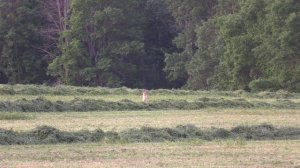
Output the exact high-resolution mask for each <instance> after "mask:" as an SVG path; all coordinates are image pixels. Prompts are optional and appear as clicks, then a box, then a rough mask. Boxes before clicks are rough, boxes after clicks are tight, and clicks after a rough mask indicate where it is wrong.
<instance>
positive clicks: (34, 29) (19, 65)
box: [0, 0, 47, 83]
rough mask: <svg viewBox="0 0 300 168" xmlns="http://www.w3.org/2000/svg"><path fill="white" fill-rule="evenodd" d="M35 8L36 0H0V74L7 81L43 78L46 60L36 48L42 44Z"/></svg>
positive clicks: (15, 81) (37, 80) (38, 18)
mask: <svg viewBox="0 0 300 168" xmlns="http://www.w3.org/2000/svg"><path fill="white" fill-rule="evenodd" d="M38 11H39V1H37V0H22V1H21V0H11V1H0V41H1V42H0V59H1V62H0V71H1V72H0V73H1V74H2V76H5V77H4V78H7V79H8V81H9V82H10V83H42V82H44V80H45V79H46V78H47V77H46V69H47V60H46V59H45V57H43V55H42V54H41V52H39V51H38V50H36V48H37V47H40V45H41V44H42V43H43V41H42V38H41V36H40V35H39V33H38V31H39V28H40V27H41V26H42V25H43V19H42V18H41V16H40V15H39V12H38ZM3 74H4V75H3Z"/></svg>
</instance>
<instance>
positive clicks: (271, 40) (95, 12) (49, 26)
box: [0, 0, 300, 92]
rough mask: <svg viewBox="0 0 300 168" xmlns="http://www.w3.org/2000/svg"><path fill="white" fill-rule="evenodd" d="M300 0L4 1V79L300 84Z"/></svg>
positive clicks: (0, 28)
mask: <svg viewBox="0 0 300 168" xmlns="http://www.w3.org/2000/svg"><path fill="white" fill-rule="evenodd" d="M299 40H300V1H298V0H285V1H282V0H53V1H48V0H2V1H0V60H1V61H0V83H40V84H41V83H47V84H53V83H54V84H55V83H63V84H69V85H78V86H105V87H120V86H126V87H131V88H149V89H153V88H178V87H185V88H188V89H220V90H236V89H244V90H252V91H260V90H278V89H287V90H290V91H296V92H300V41H299Z"/></svg>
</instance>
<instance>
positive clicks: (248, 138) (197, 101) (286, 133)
mask: <svg viewBox="0 0 300 168" xmlns="http://www.w3.org/2000/svg"><path fill="white" fill-rule="evenodd" d="M140 93H141V90H138V89H127V88H118V89H108V88H79V87H78V88H77V87H70V86H60V87H47V86H35V85H27V86H25V85H15V86H9V85H0V167H1V168H2V167H3V168H10V167H270V168H271V167H295V168H296V167H299V166H300V94H298V93H289V92H285V91H279V92H261V93H247V92H244V91H234V92H223V91H184V90H153V91H150V102H149V103H143V102H142V101H141V97H140ZM1 144H2V145H1Z"/></svg>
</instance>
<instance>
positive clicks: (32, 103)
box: [0, 97, 300, 112]
mask: <svg viewBox="0 0 300 168" xmlns="http://www.w3.org/2000/svg"><path fill="white" fill-rule="evenodd" d="M209 107H212V108H285V109H300V103H295V102H292V101H290V100H285V101H276V102H274V103H266V102H260V101H247V100H245V99H233V100H227V99H222V98H219V99H216V98H205V97H204V98H200V99H197V100H195V101H193V102H188V101H186V100H159V101H152V102H149V103H143V102H133V101H131V100H121V101H118V102H112V101H104V100H93V99H79V98H76V99H74V100H72V101H55V102H52V101H49V100H47V99H44V98H42V97H40V98H37V99H33V100H26V99H20V100H16V101H0V111H14V112H66V111H76V112H84V111H126V110H166V109H170V110H171V109H172V110H197V109H203V108H209Z"/></svg>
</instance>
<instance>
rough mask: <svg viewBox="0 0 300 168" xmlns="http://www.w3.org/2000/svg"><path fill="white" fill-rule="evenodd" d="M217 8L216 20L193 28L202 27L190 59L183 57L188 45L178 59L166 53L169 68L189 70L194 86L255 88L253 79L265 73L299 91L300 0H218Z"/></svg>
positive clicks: (188, 82) (203, 87)
mask: <svg viewBox="0 0 300 168" xmlns="http://www.w3.org/2000/svg"><path fill="white" fill-rule="evenodd" d="M194 5H195V4H194ZM194 8H196V6H194ZM215 9H216V12H215V13H213V15H210V19H208V20H204V21H203V20H198V21H194V23H193V25H198V26H197V27H195V26H194V27H193V28H192V30H195V32H197V34H194V35H193V38H196V40H195V41H196V42H195V46H196V48H195V52H193V53H191V52H190V53H191V54H190V59H185V60H183V58H185V57H183V56H180V54H185V53H184V52H185V51H184V50H182V52H180V54H177V55H178V56H179V57H180V58H178V59H177V58H176V57H173V58H176V59H177V60H174V59H173V60H172V61H173V62H172V61H169V56H167V57H166V58H167V60H166V61H167V68H168V63H171V64H169V65H172V66H173V67H171V68H173V69H178V70H179V71H180V72H186V73H187V76H188V77H189V78H188V80H187V87H188V88H191V89H212V88H217V89H226V90H235V89H245V90H249V87H248V86H249V83H250V82H251V81H253V80H257V79H260V78H263V79H274V80H275V81H278V82H279V85H281V86H282V87H283V88H287V89H290V90H293V91H296V85H298V83H299V76H300V75H299V74H300V73H299V72H300V71H299V67H300V66H299V65H300V62H299V59H300V57H299V51H298V50H299V46H298V45H299V42H298V41H299V38H298V36H299V29H296V27H299V25H298V24H299V21H298V20H299V16H298V14H299V11H300V5H299V2H298V1H294V0H289V1H284V2H283V1H279V0H278V1H268V0H245V1H236V0H230V1H218V4H217V5H216V6H215ZM182 31H183V33H185V32H186V33H188V32H190V31H191V30H182ZM189 39H192V38H189ZM185 55H186V54H185ZM176 63H178V64H177V65H179V64H180V66H182V67H184V68H185V69H186V71H183V70H182V68H179V67H180V66H176ZM279 67H280V68H279ZM254 83H256V82H254ZM274 87H275V86H274ZM266 89H268V88H266ZM274 89H275V88H274Z"/></svg>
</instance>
